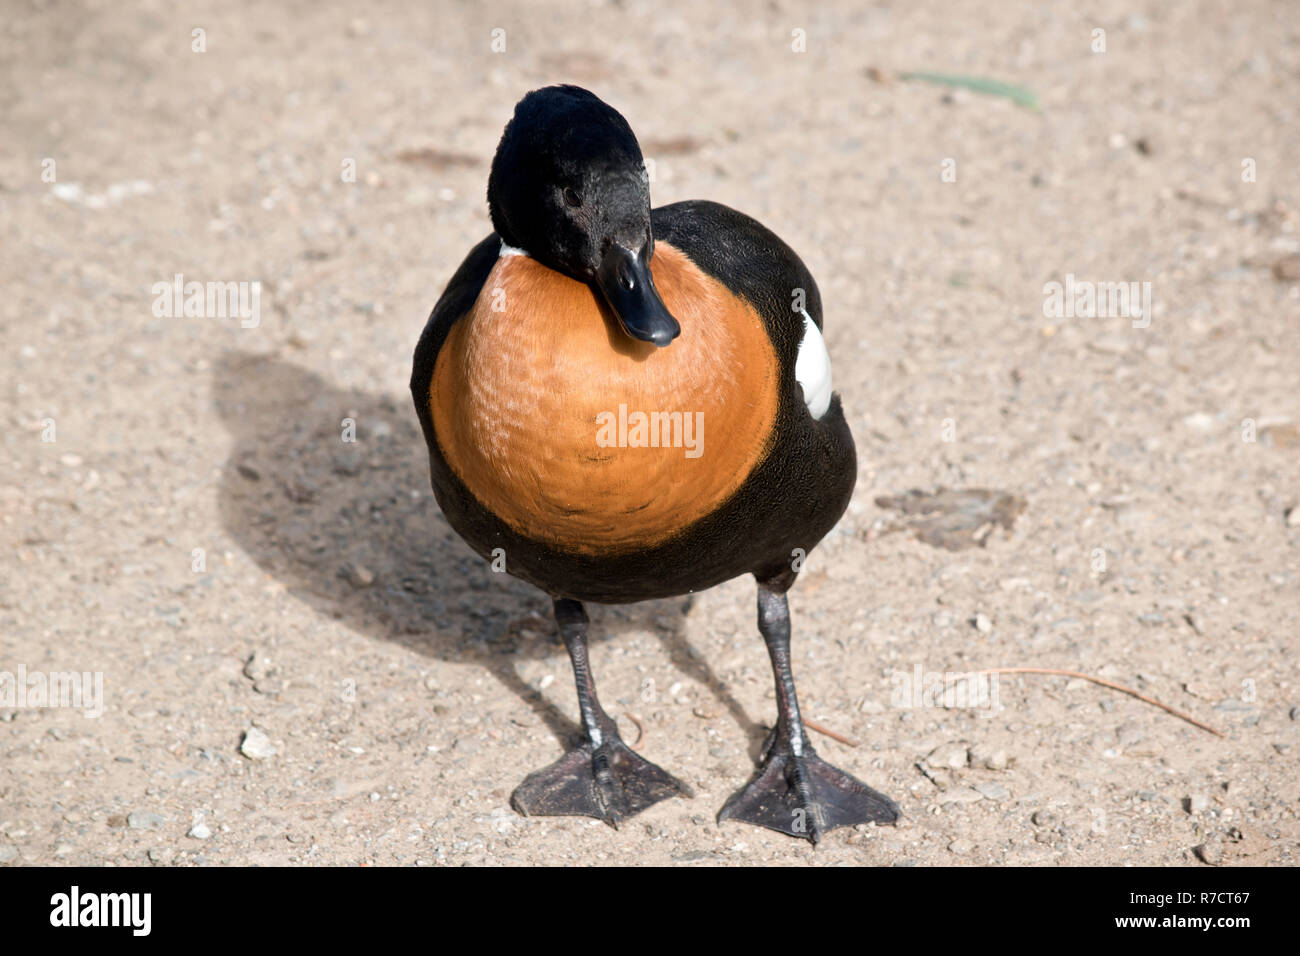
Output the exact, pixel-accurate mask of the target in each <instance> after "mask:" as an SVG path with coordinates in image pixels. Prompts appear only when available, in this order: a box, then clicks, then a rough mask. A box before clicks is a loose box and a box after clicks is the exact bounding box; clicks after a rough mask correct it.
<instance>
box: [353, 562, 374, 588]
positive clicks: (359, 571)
mask: <svg viewBox="0 0 1300 956" xmlns="http://www.w3.org/2000/svg"><path fill="white" fill-rule="evenodd" d="M348 583H349V584H351V585H352V586H353V587H354V588H368V587H370V585H372V584H374V583H375V575H374V572H372V571H371V570H370V569H369V568H367V567H366V566H365V565H363V564H353V565H350V566H349V567H348Z"/></svg>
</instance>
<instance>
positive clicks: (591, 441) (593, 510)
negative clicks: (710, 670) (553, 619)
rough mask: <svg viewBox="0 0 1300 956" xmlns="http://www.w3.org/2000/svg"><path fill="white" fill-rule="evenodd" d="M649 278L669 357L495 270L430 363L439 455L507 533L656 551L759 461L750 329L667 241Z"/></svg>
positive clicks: (757, 383)
mask: <svg viewBox="0 0 1300 956" xmlns="http://www.w3.org/2000/svg"><path fill="white" fill-rule="evenodd" d="M651 268H652V271H653V273H654V279H655V285H656V287H657V288H658V289H659V293H660V295H661V296H662V297H663V300H664V303H665V305H667V306H668V309H669V311H670V312H672V314H673V316H674V317H675V318H676V319H677V321H678V322H679V323H680V324H681V328H682V332H681V335H680V336H679V337H678V338H677V339H676V340H674V341H673V343H672V344H671V345H669V346H668V347H667V348H663V349H658V348H655V347H654V346H653V345H651V344H649V343H643V342H636V341H633V340H632V339H630V338H628V337H627V336H626V335H625V334H624V333H623V332H622V330H621V329H620V328H619V327H618V323H617V320H616V319H615V318H614V317H613V315H612V314H610V312H609V310H608V309H607V308H606V307H605V305H604V304H603V302H601V301H600V300H599V299H598V298H597V293H596V292H595V291H594V290H593V289H592V288H591V287H589V286H587V285H586V284H584V283H581V282H578V281H576V280H574V279H570V278H568V277H566V276H563V275H561V274H560V273H558V272H554V271H552V270H550V269H548V268H546V267H545V266H543V265H541V264H540V263H538V262H537V261H536V260H534V259H531V258H528V257H525V256H505V257H502V258H501V259H499V260H498V261H497V264H496V266H495V268H494V269H493V271H492V273H491V275H489V276H488V280H487V282H486V283H485V284H484V287H483V291H482V292H481V293H480V295H479V298H478V301H477V302H476V303H475V304H474V307H473V308H472V309H471V310H470V312H469V313H468V314H466V315H465V316H464V317H463V318H462V319H461V320H460V321H459V322H457V323H456V324H455V326H453V328H452V330H451V333H450V334H449V335H448V337H447V340H446V342H445V344H444V345H443V347H442V350H441V352H440V353H439V354H438V361H437V364H436V366H435V368H434V375H433V384H432V388H431V389H430V397H429V402H430V411H431V413H432V416H433V423H434V429H435V432H436V434H437V439H438V444H439V447H440V448H441V450H442V453H443V456H444V457H445V458H446V460H447V463H448V464H449V465H450V466H451V468H452V470H453V471H454V472H455V473H456V475H457V476H458V477H459V478H460V480H461V481H462V482H464V483H465V486H466V487H467V488H468V489H469V490H470V491H471V492H472V493H473V494H474V496H475V498H477V499H478V500H479V501H480V502H481V503H482V504H483V505H484V506H485V507H487V508H488V509H489V510H491V511H492V512H493V513H494V514H495V515H497V516H498V517H499V518H501V519H502V520H503V521H505V522H506V523H507V524H508V525H510V526H511V527H512V528H513V529H515V530H516V531H518V532H519V533H521V534H524V535H526V536H528V537H530V538H533V539H535V540H539V541H543V542H546V543H548V544H551V545H553V546H556V547H559V548H562V549H564V550H567V551H577V552H581V553H586V554H613V553H619V552H624V551H629V550H633V549H636V548H641V547H646V546H650V545H654V544H658V543H661V542H663V541H664V540H666V539H668V538H670V537H672V536H673V535H674V534H675V533H677V532H679V531H681V530H682V529H683V528H685V527H686V526H687V525H689V524H691V523H692V522H693V521H695V520H697V519H698V518H700V517H702V516H704V515H707V514H709V513H711V512H712V511H714V510H715V509H716V508H717V507H718V506H719V505H721V504H722V503H723V502H724V501H725V500H726V499H727V498H728V497H729V496H730V495H731V494H732V493H733V492H735V491H736V489H737V488H739V487H740V485H741V483H742V482H743V481H744V480H745V478H746V477H747V476H748V475H749V473H750V472H751V471H752V470H753V468H754V467H755V466H756V465H757V464H758V463H759V462H760V461H761V460H762V458H763V456H764V454H765V453H766V451H767V448H768V445H769V443H770V440H771V429H772V423H773V422H774V421H775V418H776V412H777V405H778V399H779V395H778V379H779V376H778V366H777V359H776V353H775V351H774V350H773V348H772V344H771V342H770V341H769V339H768V337H767V332H766V330H765V329H764V327H763V323H762V320H761V319H760V318H759V316H758V315H757V314H756V313H755V312H754V310H753V308H752V307H750V306H749V305H748V303H746V302H744V301H743V300H742V299H740V298H738V297H737V296H735V295H733V294H732V293H731V292H730V291H728V290H727V289H726V288H725V287H724V286H722V285H721V284H720V283H718V282H717V281H715V280H714V279H712V278H710V277H709V276H706V275H705V274H704V273H703V272H701V271H700V269H699V268H698V267H697V266H696V265H695V264H694V263H692V262H691V261H690V259H688V258H687V257H686V256H685V255H684V254H683V253H682V252H680V251H678V250H677V249H674V248H673V247H672V246H669V245H667V244H666V243H662V242H660V243H656V246H655V255H654V259H653V261H652V266H651Z"/></svg>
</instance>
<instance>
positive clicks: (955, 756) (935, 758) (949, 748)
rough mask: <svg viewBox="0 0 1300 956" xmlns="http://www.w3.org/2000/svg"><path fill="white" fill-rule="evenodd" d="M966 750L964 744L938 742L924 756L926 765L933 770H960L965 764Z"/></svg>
mask: <svg viewBox="0 0 1300 956" xmlns="http://www.w3.org/2000/svg"><path fill="white" fill-rule="evenodd" d="M967 760H968V751H967V749H966V745H965V744H959V743H947V744H940V745H939V746H938V747H935V748H934V749H933V750H931V751H930V754H929V756H927V757H926V758H925V763H926V766H927V767H930V768H932V769H934V770H960V769H962V768H963V767H965V766H966V763H967Z"/></svg>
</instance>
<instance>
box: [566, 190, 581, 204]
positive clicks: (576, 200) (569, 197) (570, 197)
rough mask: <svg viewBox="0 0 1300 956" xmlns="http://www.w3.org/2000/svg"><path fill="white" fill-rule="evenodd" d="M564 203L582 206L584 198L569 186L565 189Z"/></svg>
mask: <svg viewBox="0 0 1300 956" xmlns="http://www.w3.org/2000/svg"><path fill="white" fill-rule="evenodd" d="M564 201H565V202H567V203H568V204H569V205H570V206H581V205H582V197H581V196H579V195H578V194H577V193H575V192H574V191H573V190H572V189H570V188H569V187H568V186H565V187H564Z"/></svg>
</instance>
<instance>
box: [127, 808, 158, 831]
mask: <svg viewBox="0 0 1300 956" xmlns="http://www.w3.org/2000/svg"><path fill="white" fill-rule="evenodd" d="M166 822H167V818H166V817H164V816H162V815H161V814H158V813H144V812H142V811H139V810H136V811H133V812H132V813H129V814H127V817H126V825H127V826H129V827H130V828H131V829H132V830H157V829H159V828H161V827H162V825H163V824H164V823H166Z"/></svg>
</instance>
